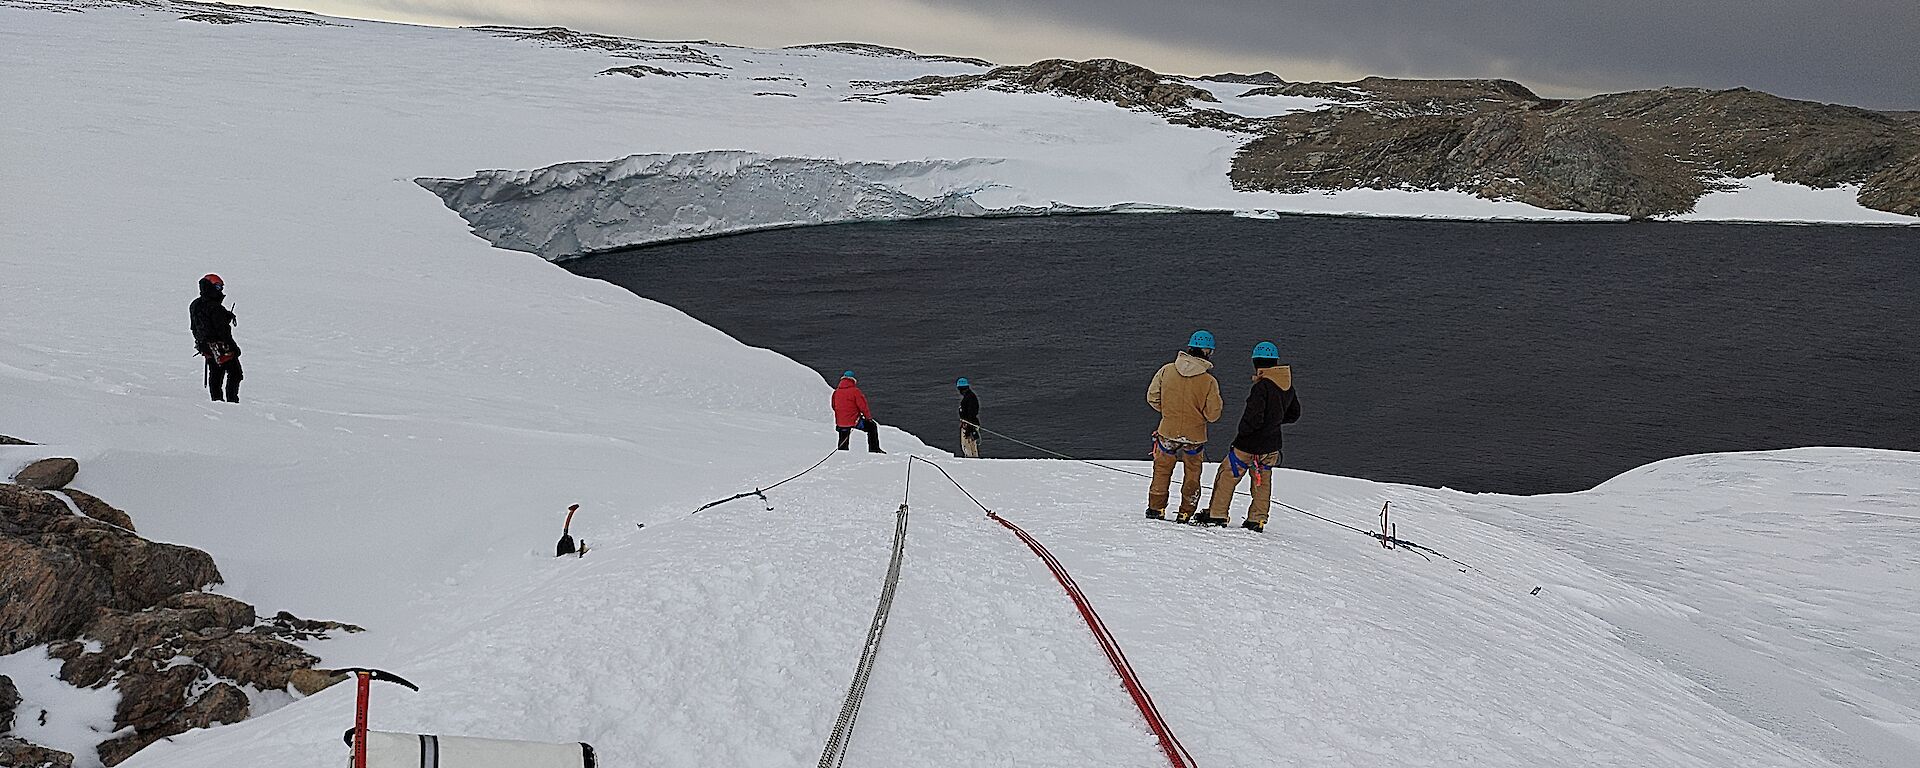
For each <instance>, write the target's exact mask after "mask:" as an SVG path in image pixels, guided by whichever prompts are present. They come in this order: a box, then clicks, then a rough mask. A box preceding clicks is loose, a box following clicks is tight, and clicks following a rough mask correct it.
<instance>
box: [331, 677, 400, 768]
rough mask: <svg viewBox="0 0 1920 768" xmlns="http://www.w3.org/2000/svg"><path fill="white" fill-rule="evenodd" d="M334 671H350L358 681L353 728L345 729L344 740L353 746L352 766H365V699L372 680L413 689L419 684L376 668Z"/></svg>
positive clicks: (358, 767)
mask: <svg viewBox="0 0 1920 768" xmlns="http://www.w3.org/2000/svg"><path fill="white" fill-rule="evenodd" d="M334 672H347V673H351V674H352V675H353V677H354V679H355V680H357V681H358V682H359V687H360V690H359V692H358V694H357V695H356V697H355V698H354V704H353V729H352V730H349V731H347V733H346V740H347V744H348V745H349V746H352V747H353V768H367V699H368V697H369V694H371V693H372V692H373V681H375V680H379V681H382V682H388V683H394V684H396V685H404V686H406V687H407V688H410V689H412V690H415V691H418V690H420V686H417V685H414V684H413V683H409V682H407V679H406V678H404V677H401V676H399V675H396V674H394V673H392V672H386V671H383V670H378V669H367V668H365V667H346V668H344V669H336V670H334Z"/></svg>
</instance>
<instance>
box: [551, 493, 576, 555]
mask: <svg viewBox="0 0 1920 768" xmlns="http://www.w3.org/2000/svg"><path fill="white" fill-rule="evenodd" d="M578 511H580V505H578V504H573V505H570V506H568V507H567V522H566V523H565V524H563V525H561V526H560V543H559V544H558V545H555V546H554V548H553V556H554V557H560V556H563V555H571V554H573V553H574V550H575V549H576V547H574V545H573V513H575V512H578Z"/></svg>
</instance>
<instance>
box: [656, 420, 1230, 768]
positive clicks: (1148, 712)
mask: <svg viewBox="0 0 1920 768" xmlns="http://www.w3.org/2000/svg"><path fill="white" fill-rule="evenodd" d="M837 453H838V451H836V452H835V453H829V454H827V456H826V457H825V458H822V459H821V460H819V461H817V462H814V464H813V465H812V466H810V467H807V468H806V469H804V470H801V471H800V472H799V473H798V474H795V475H793V476H791V477H788V478H786V479H784V480H781V481H780V482H777V483H774V484H773V485H770V486H767V487H766V488H765V489H761V488H755V489H754V490H752V491H744V492H741V493H737V494H734V495H732V496H729V497H727V498H724V499H720V500H717V501H713V502H709V503H707V504H705V505H703V506H701V507H700V508H699V509H695V510H694V511H693V513H692V514H699V513H700V512H703V511H705V510H708V509H711V508H713V507H716V506H719V505H721V504H725V503H727V502H729V501H734V500H736V499H743V498H746V497H748V496H758V497H759V498H760V499H761V501H762V502H764V503H767V504H769V507H768V508H769V509H771V501H770V500H768V499H767V497H766V494H765V492H766V491H770V490H773V489H774V488H777V487H779V486H781V485H785V484H787V483H789V482H792V481H794V480H797V479H799V478H801V477H804V476H805V475H807V474H808V473H810V472H812V471H813V470H815V469H819V468H820V467H821V466H822V465H824V464H826V463H827V461H828V460H830V459H832V458H833V457H834V456H835V455H836V454H837ZM914 462H920V463H923V464H926V465H927V466H929V467H932V468H933V469H934V470H935V471H937V472H939V473H940V475H941V476H942V477H944V478H946V480H947V482H949V483H952V484H953V487H954V488H956V489H958V490H959V491H960V492H961V493H962V494H964V495H966V497H967V500H968V501H970V502H972V503H973V505H974V506H976V507H979V508H980V511H981V512H983V513H985V514H986V517H987V518H988V519H990V520H992V521H993V522H995V523H998V524H1000V525H1001V526H1003V527H1005V528H1006V529H1007V530H1009V531H1012V532H1013V534H1014V535H1015V536H1017V537H1018V538H1019V539H1020V541H1021V542H1022V543H1024V544H1026V545H1027V547H1028V548H1029V549H1031V550H1032V551H1033V553H1034V554H1035V555H1036V556H1038V557H1039V558H1040V559H1041V561H1042V562H1044V563H1045V564H1046V566H1047V568H1048V569H1049V571H1051V572H1052V574H1053V577H1054V579H1055V581H1057V582H1059V584H1060V586H1061V588H1063V589H1065V590H1066V592H1067V596H1068V597H1069V598H1071V599H1072V600H1073V603H1074V607H1075V608H1076V609H1077V610H1078V611H1079V614H1080V617H1081V618H1082V619H1083V620H1085V622H1086V625H1087V628H1088V630H1090V631H1091V632H1092V633H1093V635H1094V639H1095V640H1096V641H1097V642H1099V644H1100V648H1101V651H1102V652H1103V653H1105V655H1106V657H1107V660H1108V662H1109V663H1111V664H1112V665H1113V671H1114V673H1115V674H1116V675H1117V676H1119V678H1120V682H1121V684H1122V686H1123V687H1124V688H1125V689H1126V691H1127V694H1128V695H1129V696H1130V697H1131V698H1132V700H1133V703H1134V705H1135V706H1136V707H1138V708H1139V710H1140V715H1141V717H1142V718H1144V719H1145V721H1146V725H1147V728H1148V729H1149V730H1151V731H1152V732H1153V735H1154V737H1155V739H1156V740H1157V741H1158V742H1159V745H1160V749H1161V751H1162V752H1163V753H1164V754H1165V755H1166V758H1167V761H1168V762H1169V763H1170V764H1171V765H1172V766H1173V768H1194V765H1195V763H1194V760H1193V756H1192V755H1191V754H1189V753H1188V752H1187V748H1186V746H1185V745H1183V744H1181V743H1180V740H1179V738H1178V737H1176V736H1175V735H1174V734H1173V730H1172V728H1171V727H1170V726H1168V725H1167V723H1166V720H1165V718H1163V717H1162V716H1161V715H1160V711H1159V709H1158V708H1157V707H1155V706H1154V703H1153V698H1152V697H1151V696H1150V695H1148V694H1147V691H1146V688H1145V686H1143V685H1142V684H1141V683H1140V680H1139V678H1138V676H1137V675H1136V674H1135V673H1134V671H1133V665H1132V664H1131V663H1129V662H1128V661H1127V657H1126V653H1125V652H1124V651H1122V650H1121V648H1120V642H1119V640H1117V639H1115V638H1114V637H1113V633H1112V632H1111V631H1110V630H1108V629H1107V625H1106V622H1104V621H1102V620H1101V619H1100V615H1099V613H1098V612H1096V611H1095V610H1094V608H1093V604H1092V603H1091V602H1089V601H1088V600H1087V598H1086V595H1085V594H1083V593H1082V592H1081V591H1080V587H1079V585H1078V584H1077V583H1076V582H1075V581H1074V579H1073V576H1072V574H1070V573H1068V572H1067V570H1066V566H1063V565H1061V564H1060V561H1059V560H1057V559H1055V558H1054V557H1053V554H1052V553H1051V552H1048V551H1047V548H1046V546H1045V545H1043V544H1041V543H1040V542H1039V540H1038V539H1035V538H1034V537H1033V536H1032V535H1030V534H1028V533H1027V532H1026V531H1025V530H1023V529H1022V528H1020V526H1018V525H1015V524H1014V523H1013V522H1011V521H1009V520H1007V519H1006V518H1003V517H1001V516H999V515H998V514H995V513H994V511H993V510H991V509H988V508H987V506H986V505H985V504H983V503H981V502H980V500H979V499H978V498H976V497H975V496H974V495H973V493H972V492H971V491H968V490H967V488H966V486H964V485H961V484H960V481H959V480H956V479H954V477H953V475H951V474H949V473H948V472H947V470H946V469H945V468H943V467H941V466H940V465H939V464H936V463H934V462H933V461H932V460H930V459H926V458H924V457H920V456H912V455H909V456H908V457H907V472H906V479H905V489H904V491H903V493H902V494H901V499H900V508H899V509H898V510H896V511H895V512H894V529H893V548H892V552H891V554H890V555H889V557H888V563H887V573H886V578H885V580H884V581H883V582H882V585H881V588H880V601H879V605H877V606H876V607H875V609H874V613H873V621H872V622H871V623H870V624H868V626H867V636H866V641H865V642H864V643H863V644H862V646H861V650H860V661H859V663H858V664H856V665H855V667H854V673H853V682H852V684H851V685H850V686H849V687H848V689H847V695H846V699H845V700H844V701H843V702H842V703H841V706H840V714H839V716H838V717H836V718H835V720H834V724H833V733H832V735H831V736H829V737H828V739H827V745H826V748H825V749H824V750H822V751H821V753H820V760H819V763H818V768H839V766H841V765H843V764H844V763H845V762H846V756H847V749H848V747H849V745H851V743H852V741H853V730H854V725H855V724H856V723H857V722H858V720H859V717H860V706H861V704H862V703H863V701H864V700H865V698H866V693H867V683H868V681H869V680H870V679H871V678H872V675H873V669H874V662H875V661H876V660H877V659H878V658H879V654H880V641H881V639H882V637H883V636H884V634H885V632H886V629H887V620H888V619H889V618H890V617H891V615H892V612H893V598H894V595H895V593H896V592H897V591H898V589H899V586H900V569H901V563H902V561H903V560H904V559H905V555H906V545H907V521H908V519H909V517H910V515H911V506H910V505H911V502H912V500H913V465H914Z"/></svg>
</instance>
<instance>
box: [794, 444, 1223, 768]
mask: <svg viewBox="0 0 1920 768" xmlns="http://www.w3.org/2000/svg"><path fill="white" fill-rule="evenodd" d="M915 461H918V462H921V463H923V464H926V465H927V466H930V467H933V468H934V469H935V470H938V471H939V472H940V474H941V475H942V476H944V477H946V478H947V482H949V483H953V487H955V488H958V489H960V492H961V493H963V494H966V497H967V499H968V500H969V501H972V502H973V505H974V506H976V507H979V508H980V511H982V512H985V513H987V519H989V520H992V521H994V522H996V523H999V524H1000V525H1002V526H1004V527H1005V528H1006V529H1007V530H1009V531H1013V535H1015V536H1017V537H1019V538H1020V541H1021V542H1023V543H1025V544H1026V545H1027V548H1028V549H1031V550H1033V553H1034V554H1035V555H1038V556H1039V557H1040V560H1041V562H1044V563H1046V565H1047V569H1048V570H1050V571H1052V572H1053V578H1054V580H1055V581H1058V582H1059V583H1060V587H1061V588H1062V589H1064V590H1066V592H1067V597H1069V598H1072V599H1073V605H1074V607H1075V608H1078V609H1079V610H1080V618H1081V619H1083V620H1085V621H1086V623H1087V629H1088V630H1090V631H1092V632H1093V637H1094V639H1095V640H1096V641H1098V642H1099V643H1100V650H1101V651H1102V652H1104V653H1106V655H1107V661H1108V663H1110V664H1112V665H1113V671H1114V674H1117V675H1119V676H1120V684H1121V685H1122V686H1124V687H1125V688H1126V690H1127V695H1128V696H1130V697H1132V698H1133V704H1134V706H1135V707H1137V708H1139V710H1140V716H1141V717H1142V718H1144V719H1146V721H1147V728H1148V730H1151V731H1153V735H1154V738H1156V739H1158V740H1159V741H1160V749H1161V751H1162V752H1164V753H1166V756H1167V762H1168V763H1170V764H1172V766H1173V768H1193V766H1194V761H1193V755H1192V754H1190V753H1188V752H1187V747H1186V745H1184V744H1181V743H1180V739H1179V737H1177V736H1174V735H1173V729H1172V728H1171V727H1169V726H1168V725H1167V721H1166V719H1165V718H1163V717H1161V715H1160V709H1159V707H1157V706H1155V705H1154V703H1153V697H1152V696H1149V695H1148V694H1147V689H1146V687H1145V686H1143V685H1141V684H1140V679H1139V677H1138V676H1137V675H1135V674H1134V671H1133V664H1132V663H1131V662H1129V661H1127V654H1126V652H1124V651H1122V650H1121V649H1120V641H1118V640H1115V639H1114V637H1113V632H1112V631H1111V630H1108V629H1107V623H1106V622H1105V621H1103V620H1101V618H1100V614H1099V612H1097V611H1095V610H1094V609H1093V603H1091V602H1088V601H1087V596H1086V594H1085V593H1082V592H1081V591H1080V585H1079V584H1078V583H1076V582H1074V580H1073V575H1072V574H1070V573H1068V572H1067V568H1066V566H1064V565H1061V564H1060V561H1059V560H1058V559H1056V558H1054V556H1053V553H1052V552H1049V551H1047V548H1046V546H1045V545H1042V544H1041V543H1040V540H1039V539H1035V538H1034V537H1033V536H1032V535H1031V534H1028V533H1027V532H1026V530H1025V529H1022V528H1021V527H1020V526H1018V525H1014V524H1013V522H1012V521H1010V520H1007V519H1006V518H1004V517H1001V516H1000V515H998V514H996V513H995V512H994V511H993V510H991V509H988V508H987V506H986V505H985V504H982V503H980V500H979V499H978V498H975V497H974V495H973V492H972V491H969V490H967V488H966V486H964V485H961V484H960V481H958V480H955V479H954V478H953V475H951V474H948V473H947V470H946V469H945V468H943V467H941V466H940V465H939V464H935V463H933V462H932V461H929V460H927V459H923V458H921V457H919V456H910V457H908V459H907V476H908V478H909V480H908V482H909V483H911V482H912V480H911V478H912V476H913V462H915ZM905 508H906V505H905V504H902V505H901V509H905ZM824 765H825V764H824V763H823V764H822V766H823V768H824Z"/></svg>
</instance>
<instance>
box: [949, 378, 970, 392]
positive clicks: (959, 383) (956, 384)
mask: <svg viewBox="0 0 1920 768" xmlns="http://www.w3.org/2000/svg"><path fill="white" fill-rule="evenodd" d="M953 386H954V388H955V389H959V388H961V387H966V386H971V385H969V384H968V383H967V377H965V376H962V377H960V380H959V381H956V382H954V383H953Z"/></svg>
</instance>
